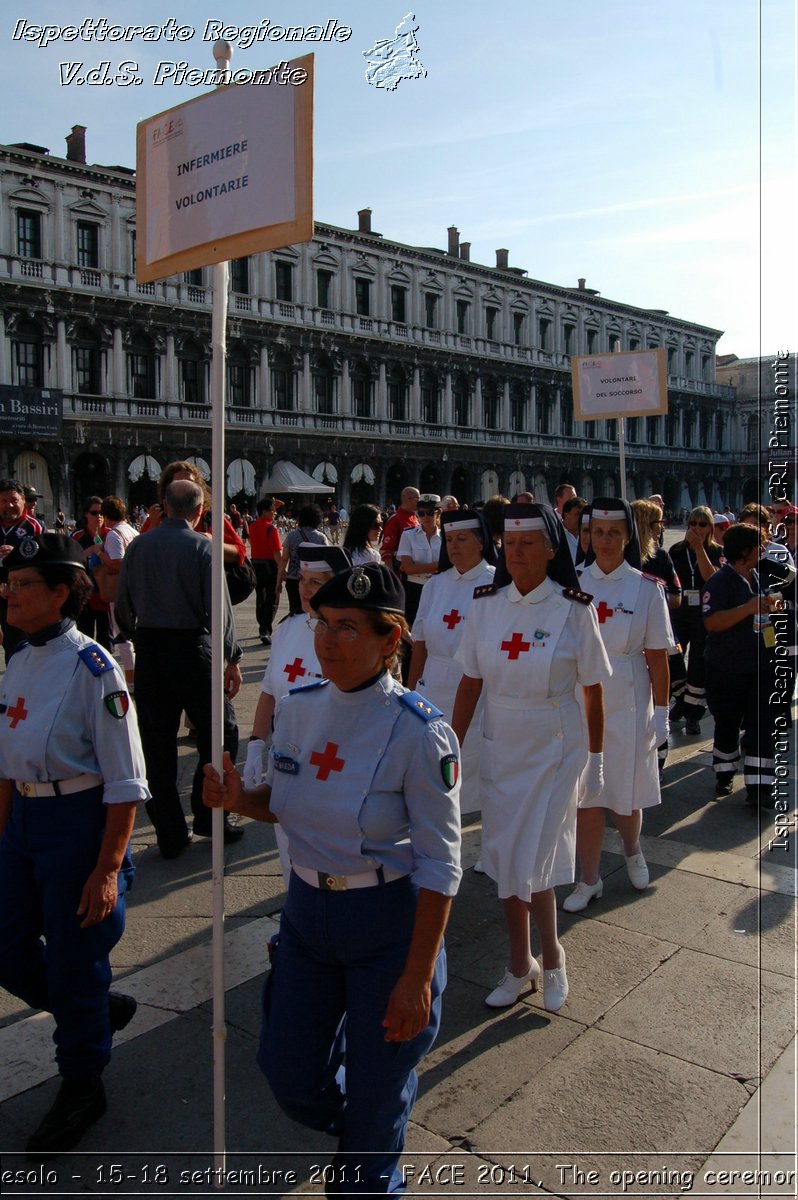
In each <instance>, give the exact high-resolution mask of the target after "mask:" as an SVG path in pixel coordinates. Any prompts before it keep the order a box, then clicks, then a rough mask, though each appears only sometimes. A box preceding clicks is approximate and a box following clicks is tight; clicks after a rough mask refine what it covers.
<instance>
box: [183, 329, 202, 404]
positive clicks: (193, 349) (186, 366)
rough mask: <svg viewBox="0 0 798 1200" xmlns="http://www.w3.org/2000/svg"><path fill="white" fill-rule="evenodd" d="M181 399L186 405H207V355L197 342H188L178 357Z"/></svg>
mask: <svg viewBox="0 0 798 1200" xmlns="http://www.w3.org/2000/svg"><path fill="white" fill-rule="evenodd" d="M178 365H179V372H180V375H179V378H180V398H181V400H182V401H183V403H184V404H207V402H208V390H207V386H206V371H205V355H204V353H203V350H202V347H201V346H200V345H199V344H198V343H197V342H195V341H193V340H189V341H187V342H186V343H185V344H184V346H183V349H182V350H181V351H180V355H179V357H178Z"/></svg>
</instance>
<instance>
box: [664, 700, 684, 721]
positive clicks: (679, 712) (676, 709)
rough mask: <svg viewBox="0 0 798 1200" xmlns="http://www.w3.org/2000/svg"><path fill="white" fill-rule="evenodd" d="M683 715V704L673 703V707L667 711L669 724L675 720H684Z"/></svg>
mask: <svg viewBox="0 0 798 1200" xmlns="http://www.w3.org/2000/svg"><path fill="white" fill-rule="evenodd" d="M684 715H685V714H684V705H683V704H681V703H679V704H674V706H673V708H672V709H671V711H670V712H669V713H668V720H669V722H670V723H671V725H675V724H676V722H677V721H683V720H684Z"/></svg>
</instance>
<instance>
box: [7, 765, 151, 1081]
mask: <svg viewBox="0 0 798 1200" xmlns="http://www.w3.org/2000/svg"><path fill="white" fill-rule="evenodd" d="M102 794H103V789H102V787H97V788H91V789H89V790H88V791H86V792H79V793H77V794H75V795H72V796H52V797H49V796H45V797H38V798H22V797H21V796H20V795H19V793H18V792H16V791H15V792H14V798H13V801H12V806H11V813H10V816H9V818H8V822H7V824H6V828H5V831H4V833H3V836H2V838H0V987H4V988H5V989H6V990H7V991H9V992H11V994H12V995H14V996H19V998H20V999H21V1000H24V1001H25V1003H26V1004H29V1005H30V1006H31V1008H41V1009H46V1010H47V1011H48V1012H51V1013H52V1014H53V1016H54V1017H55V1024H56V1029H55V1034H54V1040H55V1045H56V1055H55V1056H56V1061H57V1062H58V1069H59V1071H60V1073H61V1075H63V1076H64V1078H66V1079H86V1078H88V1077H89V1076H92V1075H99V1074H100V1072H101V1071H102V1069H103V1067H105V1066H106V1065H107V1063H108V1061H109V1059H110V1057H111V1026H110V1021H109V1016H108V987H109V985H110V982H111V964H110V963H109V961H108V956H109V954H110V953H111V950H112V949H113V948H114V946H115V945H116V943H117V942H118V941H119V939H120V938H121V936H122V934H123V932H124V929H125V892H126V891H127V890H128V888H129V887H130V885H131V883H132V881H133V864H132V863H131V861H130V859H129V858H128V857H127V855H126V856H125V865H124V866H123V867H122V870H121V871H120V872H119V897H118V899H117V902H116V907H115V908H114V910H113V912H111V913H109V915H108V916H107V917H106V918H105V920H104V921H101V922H100V923H99V925H90V926H88V927H87V928H86V929H81V928H80V923H81V921H82V920H83V915H81V916H78V915H77V908H78V904H79V903H80V897H81V893H82V891H83V885H84V884H85V882H86V880H87V879H88V877H89V875H91V873H92V871H93V870H94V868H95V866H96V864H97V856H98V853H99V850H100V843H101V842H102V838H103V833H104V832H105V811H106V810H105V805H104V804H103V802H102ZM84 915H85V914H84ZM42 938H44V939H45V942H46V946H45V945H44V944H43V942H42Z"/></svg>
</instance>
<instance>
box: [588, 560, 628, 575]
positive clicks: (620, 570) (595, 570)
mask: <svg viewBox="0 0 798 1200" xmlns="http://www.w3.org/2000/svg"><path fill="white" fill-rule="evenodd" d="M631 570H633V568H632V567H630V566H629V564H628V562H627V561H626V559H624V560H623V562H622V563H621V565H620V566H619V567H616V568H615V570H614V571H609V572H605V571H602V569H601V567H600V566H599V565H598V563H597V562H596V561H595V560H594V561H593V562H592V563H591V564H590V566H589V567H588V572H589V573H590V574H591V575H592V576H593V578H594V579H622V578H623V577H624V575H626V574H628V572H629V571H631Z"/></svg>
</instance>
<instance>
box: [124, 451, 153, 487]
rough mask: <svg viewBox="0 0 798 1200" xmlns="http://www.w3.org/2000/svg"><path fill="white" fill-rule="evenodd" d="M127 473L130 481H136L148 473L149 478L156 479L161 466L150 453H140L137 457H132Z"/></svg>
mask: <svg viewBox="0 0 798 1200" xmlns="http://www.w3.org/2000/svg"><path fill="white" fill-rule="evenodd" d="M127 474H128V479H130V481H131V482H132V483H138V481H139V480H140V479H141V477H142V475H148V476H149V478H150V479H157V478H158V477H159V476H160V474H161V468H160V465H159V463H158V461H157V460H156V459H154V458H153V457H152V455H151V454H140V455H139V456H138V458H134V459H133V462H132V463H131V464H130V466H129V467H128V469H127Z"/></svg>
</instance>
